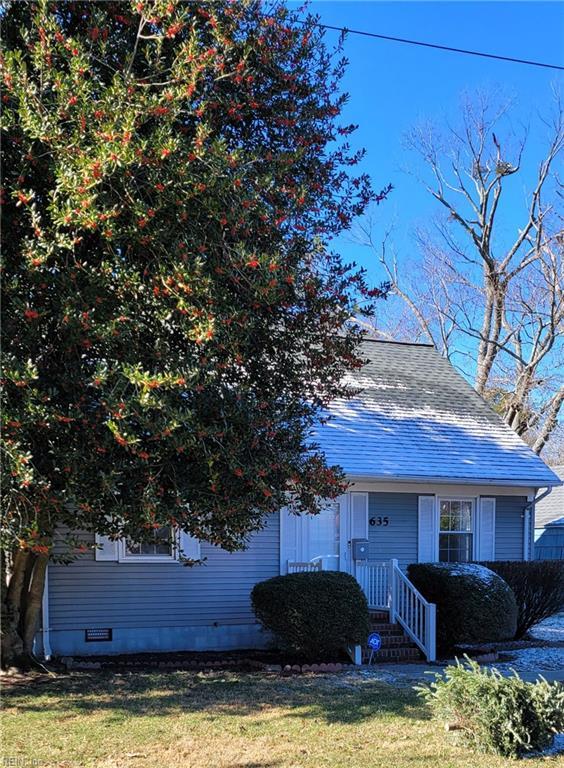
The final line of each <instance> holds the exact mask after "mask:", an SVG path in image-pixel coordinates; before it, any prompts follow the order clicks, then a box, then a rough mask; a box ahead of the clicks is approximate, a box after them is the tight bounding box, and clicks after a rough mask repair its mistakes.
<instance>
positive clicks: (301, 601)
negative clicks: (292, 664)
mask: <svg viewBox="0 0 564 768" xmlns="http://www.w3.org/2000/svg"><path fill="white" fill-rule="evenodd" d="M251 602H252V605H253V610H254V612H255V615H256V617H257V618H258V620H259V621H260V622H261V624H263V626H265V627H266V628H267V629H269V630H271V631H272V632H273V633H274V634H275V635H276V636H277V638H278V639H279V640H280V642H281V644H282V646H283V647H284V648H285V649H287V650H289V651H291V652H294V653H296V654H299V655H302V656H303V657H304V658H306V659H308V660H309V659H311V660H316V659H321V658H322V657H330V656H332V655H333V656H334V655H335V654H337V653H338V652H339V651H340V650H341V649H342V648H343V647H345V646H347V645H350V644H358V643H363V644H364V643H365V642H366V638H367V636H368V632H369V617H368V603H367V602H366V597H365V596H364V593H363V591H362V589H361V588H360V586H359V584H358V582H357V581H356V579H355V578H353V577H352V576H350V575H349V574H348V573H340V572H338V571H322V572H312V573H292V574H288V575H287V576H275V577H274V578H272V579H268V580H267V581H262V582H260V583H259V584H256V585H255V587H254V588H253V591H252V592H251Z"/></svg>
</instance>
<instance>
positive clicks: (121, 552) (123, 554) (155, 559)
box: [118, 531, 180, 563]
mask: <svg viewBox="0 0 564 768" xmlns="http://www.w3.org/2000/svg"><path fill="white" fill-rule="evenodd" d="M179 537H180V534H179V533H178V531H177V532H176V533H175V535H174V541H173V544H172V552H171V554H170V555H133V554H131V553H128V552H127V542H126V540H125V539H120V540H119V542H118V562H120V563H177V562H178V561H179V556H178V555H179V549H180V541H179Z"/></svg>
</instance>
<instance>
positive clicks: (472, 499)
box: [436, 496, 478, 563]
mask: <svg viewBox="0 0 564 768" xmlns="http://www.w3.org/2000/svg"><path fill="white" fill-rule="evenodd" d="M441 501H469V502H470V504H471V505H472V512H471V520H472V528H471V529H470V530H469V531H441ZM477 509H478V498H477V497H476V496H437V511H436V515H437V562H438V563H440V562H445V561H442V560H441V559H440V556H441V552H440V536H441V534H445V533H446V534H449V533H463V534H471V536H472V560H476V551H477V534H478V530H477V525H476V522H477V518H478V516H477V513H476V510H477ZM456 562H458V561H456Z"/></svg>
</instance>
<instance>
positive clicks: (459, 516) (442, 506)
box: [439, 499, 474, 563]
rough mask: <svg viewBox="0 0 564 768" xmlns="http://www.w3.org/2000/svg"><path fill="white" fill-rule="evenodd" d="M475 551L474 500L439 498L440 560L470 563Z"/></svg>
mask: <svg viewBox="0 0 564 768" xmlns="http://www.w3.org/2000/svg"><path fill="white" fill-rule="evenodd" d="M473 553H474V502H473V501H472V499H439V560H440V561H441V562H443V563H468V562H470V561H471V560H472V559H473Z"/></svg>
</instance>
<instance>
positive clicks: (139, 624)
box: [49, 515, 280, 653]
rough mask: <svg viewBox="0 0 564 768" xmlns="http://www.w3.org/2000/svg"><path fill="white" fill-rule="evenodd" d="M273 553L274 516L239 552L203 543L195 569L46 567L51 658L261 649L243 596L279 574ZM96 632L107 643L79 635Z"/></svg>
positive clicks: (92, 564) (87, 563) (90, 559)
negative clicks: (107, 630) (106, 636)
mask: <svg viewBox="0 0 564 768" xmlns="http://www.w3.org/2000/svg"><path fill="white" fill-rule="evenodd" d="M279 546H280V545H279V516H278V515H273V516H272V517H271V518H270V519H269V520H268V523H267V526H266V527H265V529H264V530H262V531H260V532H259V533H257V534H255V535H254V536H253V537H252V539H251V542H250V545H249V548H248V549H246V550H245V551H243V552H235V553H229V552H226V551H225V550H222V549H219V548H218V547H214V546H211V545H209V544H206V543H202V547H201V554H202V557H203V558H206V561H205V564H204V565H201V566H194V567H192V568H189V567H186V566H183V565H181V564H179V563H176V562H172V561H171V562H169V563H117V562H102V561H96V560H95V559H94V555H93V554H90V553H89V554H87V555H83V556H81V557H79V558H78V559H77V560H76V561H75V562H73V563H71V564H70V565H50V566H49V612H50V627H51V645H52V648H53V652H54V653H57V652H59V653H70V652H73V653H78V652H82V653H118V652H123V651H125V650H155V649H160V650H176V649H180V648H185V649H194V650H198V649H202V648H206V647H209V648H213V647H222V644H223V647H237V646H238V647H241V644H242V645H243V646H244V645H247V644H253V645H256V644H261V643H262V644H263V643H264V642H265V638H264V637H261V635H260V632H259V627H258V624H257V623H256V620H255V617H254V614H253V612H252V609H251V604H250V592H251V589H252V588H253V586H254V584H256V583H257V582H259V581H262V580H264V579H268V578H270V577H271V576H275V575H277V574H278V573H279V567H280V549H279ZM96 627H111V628H112V630H113V635H114V639H113V641H112V642H109V643H108V642H104V643H85V642H84V630H85V629H86V628H96ZM214 638H215V640H214Z"/></svg>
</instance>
